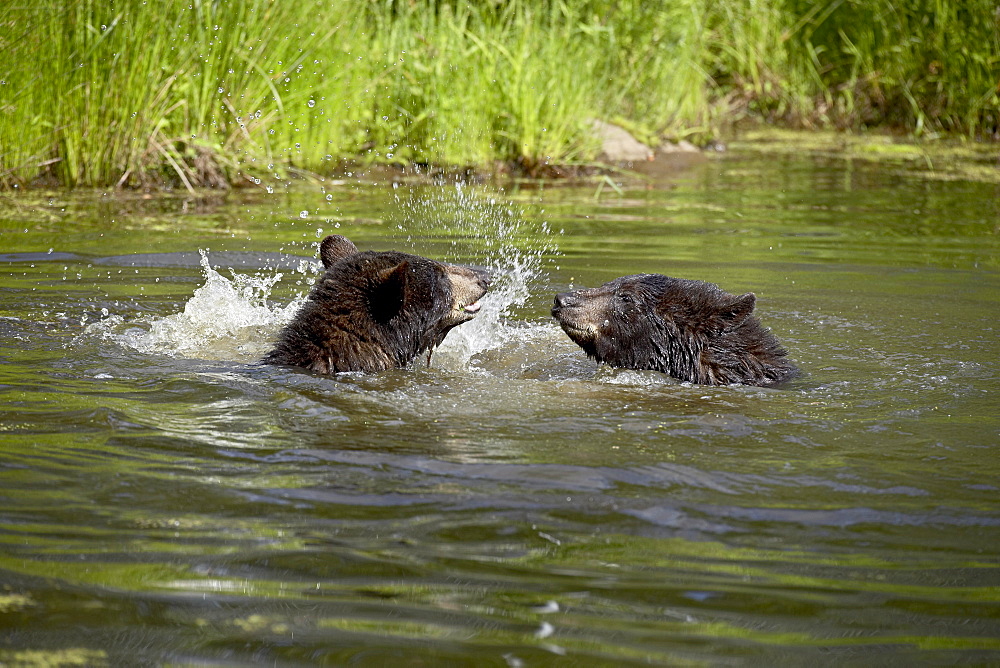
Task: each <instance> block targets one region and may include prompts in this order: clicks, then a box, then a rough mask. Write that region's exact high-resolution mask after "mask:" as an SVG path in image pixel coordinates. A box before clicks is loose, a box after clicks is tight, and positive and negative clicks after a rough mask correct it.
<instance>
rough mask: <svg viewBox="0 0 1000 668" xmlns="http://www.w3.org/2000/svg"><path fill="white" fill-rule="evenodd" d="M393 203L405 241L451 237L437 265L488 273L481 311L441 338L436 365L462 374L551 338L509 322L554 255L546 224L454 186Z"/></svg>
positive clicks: (547, 331) (481, 192) (546, 331)
mask: <svg viewBox="0 0 1000 668" xmlns="http://www.w3.org/2000/svg"><path fill="white" fill-rule="evenodd" d="M397 201H398V203H399V204H400V211H401V213H402V217H403V220H402V221H401V222H400V223H399V225H398V229H400V230H402V231H405V232H407V233H408V234H409V235H410V236H411V238H412V237H413V236H414V235H426V236H433V237H439V238H441V237H443V238H446V239H450V240H451V246H452V252H451V254H450V257H445V258H442V259H444V260H446V261H457V262H464V263H469V262H475V263H479V264H481V265H483V266H485V267H487V268H488V269H489V270H490V271H491V272H492V274H493V282H492V284H491V286H490V290H489V292H488V293H487V296H486V297H485V298H484V300H483V308H482V310H481V311H480V313H479V314H478V315H477V316H476V318H475V319H474V320H472V321H471V322H468V323H465V324H463V325H461V326H459V327H456V328H455V329H453V330H452V331H451V332H450V333H449V334H448V337H447V338H446V339H445V341H444V343H443V344H442V345H441V346H440V347H439V348H438V350H437V352H436V353H435V356H434V364H435V365H436V366H442V367H445V368H465V367H467V366H468V365H469V364H470V362H471V361H473V359H474V358H475V357H476V356H477V355H479V354H480V353H483V352H485V351H489V350H493V349H496V348H501V347H510V346H511V345H513V344H516V343H518V342H522V341H526V340H534V339H536V338H538V337H539V336H543V337H547V336H550V335H552V333H553V332H554V329H553V328H552V327H550V326H548V325H539V326H537V327H534V326H527V325H526V324H525V323H517V322H512V321H511V319H510V316H512V315H513V314H514V312H515V311H516V309H518V308H520V307H522V306H524V305H525V303H526V302H527V301H528V298H529V297H530V296H531V295H532V293H533V291H534V290H535V289H536V288H537V287H538V285H539V284H541V283H542V282H543V281H544V280H545V277H546V274H545V270H544V269H545V262H546V259H547V258H551V257H553V256H554V255H556V253H557V246H556V244H555V241H554V239H553V234H552V232H551V231H550V229H549V227H548V224H547V223H545V222H544V221H542V222H538V223H535V222H532V221H531V220H530V219H529V218H528V217H527V216H526V215H525V212H524V211H523V209H522V208H521V207H519V206H517V205H516V204H514V203H512V202H510V201H504V200H503V199H501V198H498V197H497V195H496V193H495V192H490V191H489V190H486V189H483V188H480V187H477V186H470V185H467V184H463V183H461V182H459V183H457V184H455V185H454V186H446V187H440V188H435V189H434V190H433V191H431V192H420V193H413V192H411V193H410V195H409V197H408V198H406V199H403V198H397ZM536 329H538V330H539V331H535V330H536Z"/></svg>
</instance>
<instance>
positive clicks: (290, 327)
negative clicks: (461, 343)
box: [262, 234, 490, 374]
mask: <svg viewBox="0 0 1000 668" xmlns="http://www.w3.org/2000/svg"><path fill="white" fill-rule="evenodd" d="M319 254H320V260H321V261H322V263H323V267H324V269H325V271H324V272H323V275H322V276H320V277H319V278H318V279H317V280H316V284H315V285H314V286H313V288H312V290H311V291H310V293H309V295H308V297H307V298H306V301H305V303H304V304H303V305H302V307H301V308H300V309H299V310H298V312H297V313H296V314H295V315H294V316H293V317H292V320H291V321H290V322H288V324H286V325H285V326H284V327H283V328H282V330H281V331H280V332H279V334H278V338H277V341H276V343H275V345H274V348H273V349H272V350H271V351H270V352H269V353H268V354H267V355H266V356H265V357H264V359H263V360H262V362H263V363H265V364H273V365H283V366H297V367H302V368H304V369H308V370H310V371H313V372H316V373H320V374H334V373H339V372H344V371H362V372H368V373H375V372H379V371H385V370H387V369H391V368H402V367H405V366H407V365H408V364H409V363H410V362H412V361H413V360H414V359H415V358H416V357H417V356H418V355H420V354H421V353H422V352H424V351H428V353H429V352H430V351H432V350H433V349H434V348H435V347H437V346H438V345H439V344H440V343H441V342H442V341H443V340H444V338H445V336H446V335H447V334H448V332H449V330H451V328H452V327H455V326H456V325H460V324H462V323H463V322H467V321H469V320H471V319H472V318H473V317H475V315H476V313H477V312H478V311H479V310H480V307H481V301H480V300H481V299H482V298H483V297H484V296H485V295H486V291H487V288H488V287H489V284H490V275H489V273H488V272H487V271H485V270H482V269H474V268H471V267H464V266H458V265H451V264H444V263H441V262H436V261H434V260H430V259H428V258H425V257H420V256H418V255H410V254H407V253H401V252H396V251H385V252H375V251H365V252H360V251H358V248H357V246H355V245H354V243H353V242H351V241H350V240H349V239H348V238H347V237H344V236H342V235H339V234H333V235H330V236H328V237H326V238H325V239H323V241H322V243H321V244H320V253H319Z"/></svg>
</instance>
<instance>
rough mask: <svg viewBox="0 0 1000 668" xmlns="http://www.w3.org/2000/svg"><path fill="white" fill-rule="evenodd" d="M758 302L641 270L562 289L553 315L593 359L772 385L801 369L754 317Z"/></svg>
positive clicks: (690, 377) (694, 379) (706, 379)
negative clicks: (587, 285) (589, 285)
mask: <svg viewBox="0 0 1000 668" xmlns="http://www.w3.org/2000/svg"><path fill="white" fill-rule="evenodd" d="M756 301H757V298H756V296H755V295H754V293H752V292H748V293H746V294H744V295H740V296H736V295H731V294H729V293H728V292H725V291H724V290H722V289H721V288H719V286H717V285H714V284H712V283H706V282H704V281H694V280H687V279H682V278H671V277H669V276H664V275H662V274H636V275H632V276H623V277H621V278H618V279H615V280H613V281H611V282H609V283H605V284H604V285H602V286H601V287H599V288H590V289H581V290H575V291H572V292H563V293H560V294H557V295H556V297H555V300H554V304H553V307H552V316H553V317H554V318H555V319H556V320H557V321H558V322H559V324H560V326H561V327H562V329H563V331H564V332H566V334H568V335H569V337H570V338H571V339H573V341H574V342H575V343H576V344H577V345H579V346H580V347H581V348H583V350H584V351H585V352H586V353H587V355H588V356H590V357H592V358H594V359H596V360H597V361H598V362H603V363H606V364H609V365H611V366H614V367H620V368H625V369H642V370H652V371H660V372H663V373H665V374H668V375H670V376H672V377H674V378H676V379H678V380H680V381H683V382H688V383H698V384H703V385H730V384H734V383H741V384H744V385H759V386H765V385H774V384H776V383H780V382H783V381H785V380H788V379H790V378H792V377H793V376H795V375H796V374H797V373H798V370H797V369H796V367H795V366H794V365H793V364H792V363H791V362H790V361H788V359H787V358H786V355H787V352H786V351H785V349H784V348H783V347H782V346H781V344H780V343H779V342H778V339H777V338H776V337H775V336H774V335H773V334H772V333H771V331H770V330H769V329H767V328H765V327H763V326H762V325H761V324H760V321H759V320H757V318H756V317H754V315H752V314H753V310H754V305H755V304H756Z"/></svg>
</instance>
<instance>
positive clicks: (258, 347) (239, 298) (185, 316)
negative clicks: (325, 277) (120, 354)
mask: <svg viewBox="0 0 1000 668" xmlns="http://www.w3.org/2000/svg"><path fill="white" fill-rule="evenodd" d="M200 252H201V267H202V271H203V273H204V275H205V283H204V285H202V286H201V287H199V288H197V289H196V290H195V291H194V295H192V296H191V298H190V299H189V300H188V301H187V302H186V303H185V304H184V309H183V310H182V311H181V312H180V313H174V314H172V315H167V316H162V317H156V316H154V317H150V318H143V319H138V320H135V321H130V322H126V321H125V320H124V318H122V317H121V316H117V315H113V316H110V317H108V318H105V319H104V320H102V321H100V322H98V323H94V324H92V325H90V326H89V327H87V329H86V330H85V332H84V333H85V335H97V336H100V337H102V338H104V339H106V340H112V341H115V342H116V343H118V344H120V345H122V346H124V347H127V348H133V349H135V350H138V351H140V352H144V353H156V354H164V355H171V356H179V357H191V358H198V359H224V360H231V361H249V360H253V359H257V358H259V357H260V356H262V355H263V354H264V353H266V352H267V349H268V346H269V345H270V343H271V340H272V338H273V335H274V333H275V332H276V331H277V330H278V328H280V326H281V325H282V324H284V323H286V322H288V321H289V320H290V319H291V318H292V316H293V315H294V314H295V312H296V311H297V310H298V308H299V306H300V305H301V303H302V301H303V300H304V296H303V295H299V296H298V297H297V298H296V299H293V300H292V302H291V303H289V304H288V305H286V306H273V305H271V304H269V303H268V301H267V300H268V297H269V296H270V294H271V290H272V289H273V288H274V286H275V285H276V284H277V283H278V282H279V281H280V280H281V278H282V274H280V273H277V272H275V273H273V274H270V275H267V274H258V275H254V276H251V275H246V274H238V273H236V272H233V271H230V273H231V276H232V278H226V277H225V276H223V275H222V274H220V273H219V272H217V271H216V270H214V269H212V267H211V265H210V264H209V261H208V253H207V252H205V251H200Z"/></svg>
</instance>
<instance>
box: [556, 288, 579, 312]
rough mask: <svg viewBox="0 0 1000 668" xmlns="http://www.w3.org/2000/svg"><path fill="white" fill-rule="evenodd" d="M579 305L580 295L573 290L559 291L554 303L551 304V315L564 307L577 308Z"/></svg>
mask: <svg viewBox="0 0 1000 668" xmlns="http://www.w3.org/2000/svg"><path fill="white" fill-rule="evenodd" d="M580 305H581V301H580V297H579V295H577V293H575V292H560V293H559V294H557V295H556V298H555V300H554V304H553V306H552V315H555V314H556V311H561V310H562V309H564V308H577V307H579V306H580Z"/></svg>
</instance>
